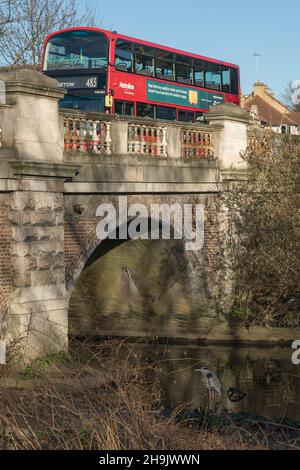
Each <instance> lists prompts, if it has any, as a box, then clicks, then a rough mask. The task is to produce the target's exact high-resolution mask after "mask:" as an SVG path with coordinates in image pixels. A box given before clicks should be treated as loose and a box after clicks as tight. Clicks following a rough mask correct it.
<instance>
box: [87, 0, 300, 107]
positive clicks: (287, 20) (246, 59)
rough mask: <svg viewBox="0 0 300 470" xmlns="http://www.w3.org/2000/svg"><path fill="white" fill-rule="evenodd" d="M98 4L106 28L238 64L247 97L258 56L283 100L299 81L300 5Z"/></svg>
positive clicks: (257, 0)
mask: <svg viewBox="0 0 300 470" xmlns="http://www.w3.org/2000/svg"><path fill="white" fill-rule="evenodd" d="M78 1H79V3H80V5H81V8H84V5H85V4H86V1H85V0H78ZM93 1H94V4H95V5H97V9H98V12H99V18H100V19H101V20H102V27H104V28H105V29H113V30H116V31H118V32H120V33H122V34H127V35H129V36H135V37H138V38H141V39H145V40H149V41H153V42H158V43H161V44H165V45H168V46H171V47H175V48H178V49H183V50H186V51H190V52H195V53H199V54H203V55H206V56H209V57H214V58H216V59H221V60H227V61H229V62H233V63H236V64H239V65H240V67H241V78H242V89H243V92H244V93H249V92H250V91H251V89H252V85H253V83H254V81H255V79H256V67H255V58H254V57H253V53H254V52H259V53H261V54H262V57H261V59H260V61H261V74H260V75H261V78H262V80H263V81H264V82H266V83H267V84H268V85H269V87H270V88H271V89H272V90H273V91H274V92H275V93H276V95H277V96H278V97H279V98H281V95H282V93H283V92H284V89H285V87H286V84H287V82H289V81H291V80H296V79H300V52H299V48H300V2H299V0H285V2H279V1H278V0H277V1H274V0H265V1H264V0H251V1H244V2H242V1H241V0H227V1H224V0H222V1H221V0H212V1H208V0H206V1H204V0H150V1H149V2H146V0H110V1H103V0H92V3H93Z"/></svg>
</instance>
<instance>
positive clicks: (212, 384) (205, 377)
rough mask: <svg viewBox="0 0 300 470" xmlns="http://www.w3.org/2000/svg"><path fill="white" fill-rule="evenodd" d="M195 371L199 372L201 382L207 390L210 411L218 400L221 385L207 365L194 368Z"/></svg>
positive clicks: (220, 395)
mask: <svg viewBox="0 0 300 470" xmlns="http://www.w3.org/2000/svg"><path fill="white" fill-rule="evenodd" d="M195 372H201V378H202V382H203V383H204V385H205V387H206V389H207V391H208V407H209V410H210V411H213V410H214V409H215V406H216V403H217V402H220V400H221V397H222V387H221V384H220V381H219V379H218V377H217V376H216V374H214V373H213V372H211V371H210V370H209V369H208V368H207V367H202V368H201V369H195Z"/></svg>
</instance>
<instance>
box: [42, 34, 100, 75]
mask: <svg viewBox="0 0 300 470" xmlns="http://www.w3.org/2000/svg"><path fill="white" fill-rule="evenodd" d="M107 65H108V40H107V37H106V36H105V34H103V33H95V32H90V31H77V30H76V31H67V32H65V33H61V34H57V35H55V36H53V37H52V38H51V39H50V40H49V41H48V44H47V48H46V55H45V64H44V70H45V71H51V70H69V69H95V68H99V69H105V68H107Z"/></svg>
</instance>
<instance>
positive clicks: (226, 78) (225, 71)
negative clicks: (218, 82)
mask: <svg viewBox="0 0 300 470" xmlns="http://www.w3.org/2000/svg"><path fill="white" fill-rule="evenodd" d="M222 90H223V91H225V92H226V93H230V92H231V87H230V69H229V67H223V68H222Z"/></svg>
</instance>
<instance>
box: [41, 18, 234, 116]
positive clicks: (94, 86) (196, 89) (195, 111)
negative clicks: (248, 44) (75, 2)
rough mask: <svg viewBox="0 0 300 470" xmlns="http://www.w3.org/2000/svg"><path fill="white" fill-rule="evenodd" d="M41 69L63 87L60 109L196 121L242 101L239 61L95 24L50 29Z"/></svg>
mask: <svg viewBox="0 0 300 470" xmlns="http://www.w3.org/2000/svg"><path fill="white" fill-rule="evenodd" d="M42 71H43V72H44V73H45V74H47V75H48V76H50V77H53V78H55V79H56V80H57V81H58V86H59V87H62V88H65V89H67V91H68V92H67V94H66V96H65V98H64V99H63V100H62V101H61V103H60V106H61V107H63V108H69V109H79V110H83V111H95V112H109V113H117V114H120V115H128V116H141V117H149V118H156V119H165V120H178V121H184V122H196V121H198V120H202V119H203V114H204V113H205V112H207V111H208V110H209V108H210V106H212V105H214V104H219V103H223V102H232V103H236V104H237V105H239V104H240V80H239V67H238V66H237V65H234V64H230V63H228V62H223V61H219V60H215V59H208V58H206V57H203V56H200V55H197V54H191V53H188V52H183V51H180V50H176V49H172V48H170V47H166V46H160V45H157V44H153V43H151V42H146V41H142V40H140V39H134V38H131V37H128V36H123V35H121V34H118V33H116V32H111V31H105V30H103V29H98V28H83V27H77V28H69V29H64V30H61V31H58V32H56V33H53V34H50V35H49V36H48V37H47V38H46V41H45V46H44V55H43V62H42Z"/></svg>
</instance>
